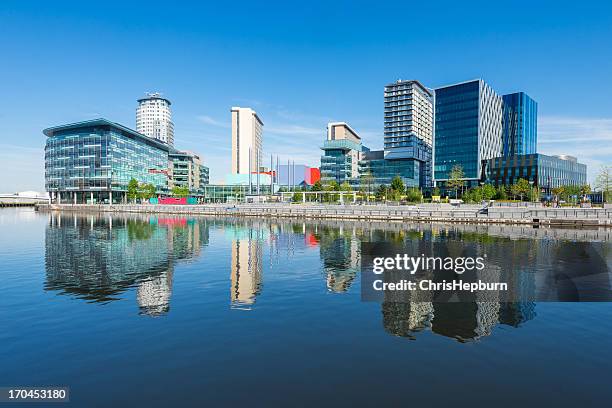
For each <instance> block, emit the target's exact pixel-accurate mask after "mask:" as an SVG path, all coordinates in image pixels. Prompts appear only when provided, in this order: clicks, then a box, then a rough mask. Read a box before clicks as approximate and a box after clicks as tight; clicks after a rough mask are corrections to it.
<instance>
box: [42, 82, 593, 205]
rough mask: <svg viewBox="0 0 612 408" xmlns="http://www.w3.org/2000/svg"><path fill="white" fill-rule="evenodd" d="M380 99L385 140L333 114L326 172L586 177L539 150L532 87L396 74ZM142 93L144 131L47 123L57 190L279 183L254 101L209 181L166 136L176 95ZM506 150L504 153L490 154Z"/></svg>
mask: <svg viewBox="0 0 612 408" xmlns="http://www.w3.org/2000/svg"><path fill="white" fill-rule="evenodd" d="M383 101H384V116H383V120H382V123H383V129H384V132H383V138H382V139H383V145H384V149H382V150H370V149H369V148H368V147H366V146H364V145H363V143H362V139H361V137H360V135H359V134H358V132H357V131H356V130H355V129H353V128H352V127H351V126H350V125H349V124H348V123H346V122H330V123H328V125H327V129H326V139H325V140H324V143H323V146H322V147H321V149H322V150H323V153H322V155H321V159H320V177H321V181H322V183H324V184H326V183H329V182H331V181H336V182H337V183H338V184H342V183H344V182H348V183H349V184H350V185H351V188H353V189H358V188H360V187H362V186H361V184H362V180H363V178H364V176H368V177H370V181H369V182H370V183H371V184H372V187H374V188H377V187H378V186H380V185H381V184H385V185H389V184H390V183H391V181H392V180H393V178H394V177H396V176H399V177H400V178H401V179H402V181H403V182H404V184H405V186H406V187H409V188H410V187H416V188H420V189H421V190H423V191H429V190H430V189H431V188H432V187H434V186H437V187H441V188H442V189H443V190H444V191H445V190H446V182H447V181H448V179H449V177H450V172H451V171H452V169H453V168H454V167H455V166H457V165H458V166H460V167H461V168H462V170H463V172H464V180H465V181H466V186H467V187H475V186H478V185H479V184H482V183H485V182H489V183H492V184H495V185H498V184H512V183H514V182H516V181H517V180H518V179H519V178H526V179H527V180H528V181H530V182H531V183H532V184H534V185H536V186H538V187H544V186H547V187H548V189H549V190H550V188H554V187H555V186H556V185H557V184H559V183H561V181H560V180H564V182H566V183H570V184H583V183H584V182H585V181H586V166H584V165H583V164H581V163H577V160H576V159H575V158H574V159H571V160H568V158H567V157H566V156H546V155H541V154H540V155H538V154H536V153H537V102H535V101H534V100H533V99H531V98H530V97H529V96H528V95H527V94H526V93H524V92H516V93H513V94H508V95H503V96H500V95H498V94H497V93H496V92H495V90H494V89H493V88H492V87H491V86H489V85H488V84H487V83H486V82H485V81H484V80H482V79H476V80H471V81H465V82H460V83H457V84H452V85H447V86H443V87H438V88H436V89H435V90H430V89H428V88H427V87H426V86H424V85H423V84H422V83H420V82H419V81H417V80H398V81H396V82H393V83H390V84H387V85H385V86H384V97H383ZM138 103H139V107H138V109H137V126H138V127H140V129H141V130H142V131H145V132H147V133H148V135H147V134H144V133H141V132H138V131H134V130H131V129H129V128H126V127H125V126H122V125H119V124H117V123H113V122H111V121H108V120H106V119H95V120H92V121H85V122H78V123H73V124H67V125H64V126H56V127H53V128H48V129H45V130H44V133H45V135H47V137H48V139H47V144H46V151H45V188H46V190H47V191H49V192H50V195H51V198H52V200H61V201H62V202H72V203H86V202H92V203H97V202H126V200H127V184H128V182H129V181H130V180H131V179H132V178H133V179H136V180H137V181H139V182H140V183H151V184H153V186H154V188H155V193H156V194H157V195H164V194H170V193H171V191H172V189H173V188H174V187H186V188H187V189H188V190H189V193H190V195H193V196H196V197H200V198H201V199H202V200H208V199H211V200H212V196H210V197H209V195H210V194H211V192H212V191H214V193H213V194H212V195H215V196H216V197H218V194H219V192H221V195H222V197H221V199H222V200H228V199H229V196H230V195H231V192H230V191H231V189H230V190H228V189H227V188H226V187H227V186H230V185H231V186H238V185H241V184H248V186H249V189H248V194H249V195H252V194H256V195H258V194H260V193H261V194H264V191H267V192H268V194H269V192H275V191H276V190H277V189H278V188H280V187H281V185H282V183H281V182H280V180H279V179H280V175H281V174H280V171H281V169H280V167H282V166H280V167H279V159H278V157H277V158H276V165H275V163H274V158H273V157H272V156H271V157H270V167H267V166H266V165H265V164H264V162H263V157H264V152H263V121H262V120H261V118H260V117H259V116H258V114H257V113H256V112H255V111H254V110H253V109H252V108H248V107H237V106H235V107H232V108H231V109H230V112H231V134H230V135H229V139H230V140H231V156H232V166H231V173H229V174H228V175H227V176H226V178H225V180H226V183H222V184H219V185H216V187H219V188H217V189H213V190H211V187H213V186H211V185H209V183H210V172H209V169H208V167H207V166H205V165H204V164H203V162H202V159H201V156H200V155H199V154H197V153H194V152H189V151H181V150H177V149H175V148H174V147H173V146H172V145H171V144H170V143H166V142H164V141H163V139H164V138H165V139H166V140H169V142H173V140H174V133H173V123H172V120H171V111H170V108H169V107H170V104H171V102H170V100H168V99H166V98H162V97H161V96H160V94H159V93H154V94H147V98H143V99H139V100H138ZM162 122H163V123H162ZM164 132H165V133H164ZM502 156H503V157H504V158H505V159H507V160H503V161H499V160H497V161H496V160H493V159H496V158H499V157H502ZM572 163H577V164H576V165H574V164H572ZM295 166H296V164H295V161H291V160H289V161H288V162H287V167H286V168H285V170H284V172H283V174H284V176H283V177H284V179H285V180H286V183H287V187H288V188H293V187H298V186H308V185H312V184H313V183H314V181H316V179H318V177H319V174H318V173H317V174H315V173H316V172H314V171H312V170H310V169H311V167H310V166H308V165H303V164H298V165H297V166H298V167H297V171H296V167H295ZM285 173H286V174H285ZM296 176H297V178H296ZM254 185H256V188H254V187H253V186H254ZM263 185H265V186H266V187H267V188H265V189H264V188H263ZM239 190H240V193H242V191H243V189H239ZM114 192H116V193H117V194H116V197H113V193H114ZM207 194H208V195H207ZM234 198H235V199H237V196H236V197H234Z"/></svg>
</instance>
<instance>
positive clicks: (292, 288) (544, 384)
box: [0, 209, 612, 407]
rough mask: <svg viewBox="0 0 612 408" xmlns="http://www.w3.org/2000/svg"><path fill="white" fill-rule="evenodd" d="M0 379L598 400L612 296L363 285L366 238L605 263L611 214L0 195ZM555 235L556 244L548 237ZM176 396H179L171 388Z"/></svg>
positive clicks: (140, 396)
mask: <svg viewBox="0 0 612 408" xmlns="http://www.w3.org/2000/svg"><path fill="white" fill-rule="evenodd" d="M0 231H1V233H0V260H1V262H0V285H1V286H0V287H1V288H2V296H0V362H1V363H0V386H18V385H22V386H25V385H31V386H34V385H58V386H69V387H70V388H71V400H72V402H73V404H74V405H77V406H109V405H111V404H112V405H116V406H129V405H131V406H140V405H147V406H151V407H153V406H171V405H173V404H174V405H177V406H178V405H182V406H191V405H194V406H195V405H200V406H201V405H203V404H208V405H212V406H221V405H223V406H226V405H234V404H247V405H249V406H269V405H271V404H291V405H297V406H303V405H315V404H316V405H323V406H328V405H329V406H355V405H369V406H371V405H373V404H393V405H399V404H402V405H409V404H427V405H455V404H469V405H473V406H482V405H487V406H489V405H501V406H509V405H518V404H529V405H536V404H538V405H553V404H554V405H558V406H577V405H581V406H582V405H592V404H595V403H598V404H599V405H603V404H606V403H607V402H606V401H608V400H609V398H610V397H611V396H612V393H611V391H610V387H609V385H608V383H609V378H610V374H609V373H610V372H612V348H611V347H610V340H612V305H610V304H609V303H552V302H542V303H534V302H522V303H495V302H494V303H491V302H489V303H480V304H479V303H469V302H464V303H449V304H432V305H425V304H423V303H399V302H390V301H385V302H382V303H376V302H362V301H361V298H360V278H359V275H360V262H361V254H360V243H361V242H362V241H376V242H398V241H401V242H405V243H407V244H410V245H415V246H417V247H418V246H420V245H427V243H428V242H444V243H445V244H447V245H449V248H453V247H456V248H458V249H457V250H459V251H461V250H462V248H463V245H464V244H465V243H467V242H469V243H470V244H469V245H471V246H474V245H475V246H476V247H478V248H479V247H484V246H487V245H488V246H489V247H491V246H493V247H500V248H501V247H503V248H506V249H505V250H504V251H499V253H498V254H497V255H496V258H495V259H494V260H493V261H491V262H492V263H493V264H499V267H508V265H510V266H511V267H515V268H525V269H526V270H528V271H531V272H533V273H534V274H537V272H538V268H545V267H550V265H559V264H564V263H568V262H570V263H571V262H572V260H571V259H564V258H563V255H562V252H563V251H562V249H561V250H560V249H559V248H565V247H567V246H583V247H585V248H588V249H585V253H587V254H588V253H596V254H599V255H600V256H602V257H603V258H602V259H604V262H606V263H607V265H610V253H611V252H610V251H611V247H610V245H611V244H610V241H609V232H607V231H605V230H545V229H540V230H538V231H534V230H533V229H531V228H528V227H510V226H475V225H464V226H461V225H442V224H437V225H427V224H383V223H381V224H376V223H358V222H335V221H328V222H319V223H317V222H306V223H303V222H289V221H283V222H280V221H265V220H256V219H246V220H245V219H229V218H228V219H219V218H217V219H215V218H203V217H200V218H185V217H166V216H144V215H112V216H111V215H110V214H101V215H98V214H75V213H63V214H59V213H53V214H50V213H36V212H34V211H33V210H31V209H2V210H0ZM560 251H561V252H560ZM179 401H180V403H179Z"/></svg>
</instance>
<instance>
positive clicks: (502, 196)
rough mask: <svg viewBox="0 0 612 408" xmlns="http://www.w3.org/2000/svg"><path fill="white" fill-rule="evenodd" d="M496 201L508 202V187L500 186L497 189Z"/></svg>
mask: <svg viewBox="0 0 612 408" xmlns="http://www.w3.org/2000/svg"><path fill="white" fill-rule="evenodd" d="M495 199H496V200H507V199H508V191H507V190H506V186H502V185H499V186H497V188H496V189H495Z"/></svg>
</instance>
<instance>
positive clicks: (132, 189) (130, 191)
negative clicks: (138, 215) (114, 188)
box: [127, 178, 138, 202]
mask: <svg viewBox="0 0 612 408" xmlns="http://www.w3.org/2000/svg"><path fill="white" fill-rule="evenodd" d="M127 197H128V199H129V200H130V201H132V202H134V201H136V199H137V198H138V180H136V179H135V178H132V179H130V181H129V182H128V187H127Z"/></svg>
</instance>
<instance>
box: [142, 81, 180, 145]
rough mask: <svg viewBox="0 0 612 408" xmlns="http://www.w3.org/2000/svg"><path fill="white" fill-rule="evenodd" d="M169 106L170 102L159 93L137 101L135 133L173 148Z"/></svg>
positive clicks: (149, 94) (148, 94)
mask: <svg viewBox="0 0 612 408" xmlns="http://www.w3.org/2000/svg"><path fill="white" fill-rule="evenodd" d="M170 105H171V102H170V101H169V100H168V99H166V98H163V97H162V96H161V94H159V93H147V94H146V97H144V98H142V99H138V108H136V131H137V132H138V133H142V134H143V135H146V136H149V137H150V138H153V139H157V140H159V141H161V142H164V143H166V144H168V145H170V146H173V145H174V123H172V111H171V110H170Z"/></svg>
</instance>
